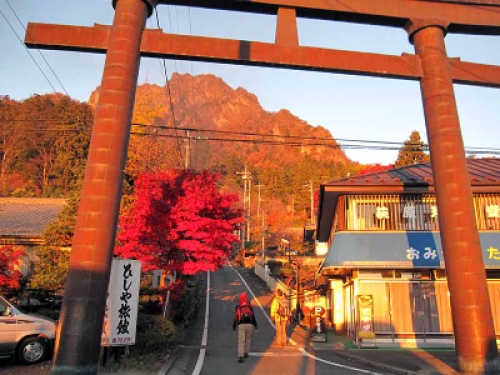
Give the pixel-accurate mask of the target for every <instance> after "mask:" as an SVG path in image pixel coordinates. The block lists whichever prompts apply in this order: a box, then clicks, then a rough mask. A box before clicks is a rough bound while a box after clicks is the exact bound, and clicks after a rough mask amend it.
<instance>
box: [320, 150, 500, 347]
mask: <svg viewBox="0 0 500 375" xmlns="http://www.w3.org/2000/svg"><path fill="white" fill-rule="evenodd" d="M468 168H469V173H470V178H471V180H470V183H471V187H472V191H473V199H474V208H475V214H476V223H477V227H478V229H479V232H480V238H481V246H482V251H483V259H484V266H485V269H486V274H487V283H488V288H489V294H490V300H491V306H492V309H493V311H492V312H493V317H494V326H495V332H496V335H497V337H499V336H500V159H469V160H468ZM438 215H439V212H438V210H437V206H436V196H435V192H434V179H433V175H432V169H431V165H430V164H429V163H427V164H418V165H413V166H408V167H403V168H398V169H392V170H387V171H383V172H377V173H372V174H366V175H361V176H354V177H349V178H345V179H341V180H336V181H330V182H328V183H325V184H323V185H322V186H321V190H320V207H319V212H318V226H317V240H318V242H320V243H325V244H327V249H328V252H327V254H326V255H325V259H324V261H323V263H322V266H321V268H320V270H319V273H320V275H321V277H319V278H318V279H317V281H320V282H321V283H322V284H323V285H322V286H323V287H324V288H325V289H326V290H327V296H328V301H329V306H328V307H329V317H328V318H329V320H330V321H331V323H332V324H334V325H335V328H336V330H337V331H340V332H344V333H345V334H347V335H349V336H351V337H352V338H355V339H358V334H359V327H360V326H359V313H358V309H357V306H356V300H357V297H358V296H361V295H371V296H373V330H374V332H375V334H376V336H377V337H384V338H386V339H392V340H396V339H398V338H413V339H423V340H424V341H428V340H433V339H437V338H444V337H449V338H451V337H453V324H452V318H451V308H450V302H449V291H448V286H447V280H446V264H445V259H444V257H443V252H442V248H441V238H440V232H439V221H438Z"/></svg>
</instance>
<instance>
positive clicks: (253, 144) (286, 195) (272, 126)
mask: <svg viewBox="0 0 500 375" xmlns="http://www.w3.org/2000/svg"><path fill="white" fill-rule="evenodd" d="M98 96H99V87H98V88H96V90H95V91H94V92H93V93H92V94H91V96H90V98H89V102H88V104H87V103H80V102H77V101H74V100H71V99H70V98H68V97H66V96H63V95H61V94H54V95H34V96H32V97H31V98H29V99H26V100H24V101H20V102H19V101H14V100H11V99H10V98H9V97H8V96H3V97H0V100H1V101H0V126H1V129H0V131H2V133H1V134H0V136H1V137H2V144H1V149H0V156H1V159H0V163H1V164H0V184H1V185H0V187H1V190H0V194H1V195H2V196H12V195H17V196H26V195H31V196H39V195H40V196H65V195H67V194H69V193H71V191H74V190H75V189H78V187H79V186H80V185H79V180H81V178H82V176H83V170H84V165H85V158H86V155H87V151H88V141H89V135H90V132H89V130H90V127H91V124H92V122H93V112H94V110H95V106H96V104H97V100H98ZM311 138H316V139H321V140H322V141H321V142H317V141H314V140H311ZM325 139H326V140H328V141H327V142H328V143H327V145H326V146H325ZM318 143H320V145H318ZM172 167H176V168H190V169H196V170H202V169H209V170H213V171H218V172H221V173H222V174H223V176H224V177H223V179H222V183H223V187H224V188H225V189H226V190H228V191H234V192H237V193H238V194H240V196H242V194H243V190H244V189H243V186H244V183H243V178H242V172H244V171H245V167H246V168H247V171H248V172H249V174H251V179H252V180H251V181H252V187H251V190H252V194H257V189H259V190H260V194H261V200H265V201H267V204H266V205H267V209H268V210H269V211H281V212H283V211H286V212H291V213H292V216H295V214H296V213H297V212H302V213H303V214H304V215H305V216H307V215H308V212H307V211H308V210H309V207H310V192H309V188H306V187H304V184H305V183H310V182H312V186H313V187H314V189H315V190H316V189H318V186H319V183H320V182H324V181H327V180H330V179H335V178H340V177H345V176H346V175H347V173H348V172H350V173H355V172H356V171H357V170H358V169H359V168H360V166H359V165H358V164H357V163H353V162H352V161H350V160H349V159H348V158H347V157H346V155H345V154H344V152H343V151H342V150H340V148H339V147H338V145H337V143H336V142H335V140H334V139H333V138H332V135H331V134H330V133H329V131H327V130H326V129H324V128H322V127H313V126H311V125H309V124H307V123H306V122H305V121H303V120H301V119H299V118H298V117H296V116H294V115H293V114H292V113H290V112H289V111H288V110H286V109H283V110H281V111H279V112H277V113H273V112H268V111H265V110H264V109H263V108H262V107H261V106H260V104H259V102H258V99H257V97H256V96H255V95H253V94H251V93H249V92H247V91H246V90H244V89H242V88H237V89H233V88H231V87H230V86H229V85H227V84H226V83H225V82H224V81H223V80H222V79H220V78H218V77H215V76H213V75H199V76H191V75H189V74H184V75H180V74H173V76H172V78H171V79H170V81H169V84H168V85H166V86H165V87H160V86H157V85H151V84H144V85H140V86H138V87H137V91H136V100H135V107H134V114H133V126H132V135H131V140H130V147H129V154H128V162H127V167H126V176H127V181H128V182H130V186H133V181H134V179H135V178H136V176H137V175H138V174H139V173H141V172H144V171H159V170H165V169H168V168H172ZM258 186H259V187H258ZM309 186H310V185H309ZM257 187H258V188H257ZM256 196H257V195H255V196H254V198H253V201H252V203H251V204H252V207H253V205H254V204H257V199H256Z"/></svg>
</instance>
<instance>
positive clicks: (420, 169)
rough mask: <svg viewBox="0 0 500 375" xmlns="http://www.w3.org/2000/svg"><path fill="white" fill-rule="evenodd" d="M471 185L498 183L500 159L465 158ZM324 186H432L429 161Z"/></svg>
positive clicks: (499, 178) (337, 181) (327, 183)
mask: <svg viewBox="0 0 500 375" xmlns="http://www.w3.org/2000/svg"><path fill="white" fill-rule="evenodd" d="M467 164H468V166H469V175H470V182H471V185H498V184H500V159H493V158H491V159H467ZM323 185H326V186H432V185H434V176H433V174H432V168H431V164H430V163H424V164H415V165H410V166H407V167H402V168H396V169H390V170H387V171H381V172H374V173H368V174H364V175H359V176H353V177H347V178H343V179H341V180H334V181H328V182H326V183H324V184H323Z"/></svg>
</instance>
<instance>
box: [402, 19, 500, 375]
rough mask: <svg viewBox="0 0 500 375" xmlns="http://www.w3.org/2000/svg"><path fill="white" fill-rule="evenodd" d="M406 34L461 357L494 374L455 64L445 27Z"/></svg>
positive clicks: (426, 24) (469, 369)
mask: <svg viewBox="0 0 500 375" xmlns="http://www.w3.org/2000/svg"><path fill="white" fill-rule="evenodd" d="M407 30H408V32H409V33H410V36H411V39H412V40H413V43H414V45H415V51H416V53H417V55H418V56H419V57H420V60H421V63H422V70H423V78H422V80H421V90H422V98H423V104H424V112H425V120H426V126H427V135H428V140H429V147H430V155H431V161H432V169H433V173H434V179H435V189H436V198H437V206H438V217H439V228H440V233H441V242H442V246H443V252H444V258H445V262H446V275H447V279H448V287H449V291H450V301H451V309H452V314H453V327H454V333H455V344H456V353H457V357H458V360H459V365H460V368H461V370H462V371H464V372H465V373H470V374H476V373H477V374H484V373H490V372H489V371H495V370H494V369H497V370H498V369H499V368H500V367H498V366H499V363H498V350H497V346H496V340H495V331H494V326H493V318H492V313H491V306H490V299H489V294H488V287H487V284H486V271H485V267H484V261H483V255H482V251H481V242H480V238H479V232H478V229H477V225H476V219H475V214H474V206H473V199H472V190H471V187H470V178H469V173H468V169H467V161H466V157H465V150H464V144H463V139H462V134H461V130H460V122H459V118H458V112H457V105H456V102H455V94H454V90H453V82H452V75H451V69H450V63H449V60H448V58H447V56H446V47H445V43H444V36H445V30H446V25H443V24H439V23H438V22H432V21H417V22H415V21H413V22H410V23H409V25H408V27H407ZM491 373H493V372H491ZM494 373H498V372H494Z"/></svg>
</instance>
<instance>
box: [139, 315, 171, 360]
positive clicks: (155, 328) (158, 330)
mask: <svg viewBox="0 0 500 375" xmlns="http://www.w3.org/2000/svg"><path fill="white" fill-rule="evenodd" d="M178 339H179V333H178V331H177V328H176V326H175V325H174V323H172V322H171V321H170V320H167V319H165V318H164V317H163V316H162V315H149V314H142V313H139V315H138V317H137V335H136V340H135V345H134V346H132V347H131V348H130V350H131V351H133V352H136V353H138V354H147V353H150V352H152V351H156V350H163V349H165V348H168V347H169V346H171V345H172V344H173V343H174V342H175V341H177V340H178Z"/></svg>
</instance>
